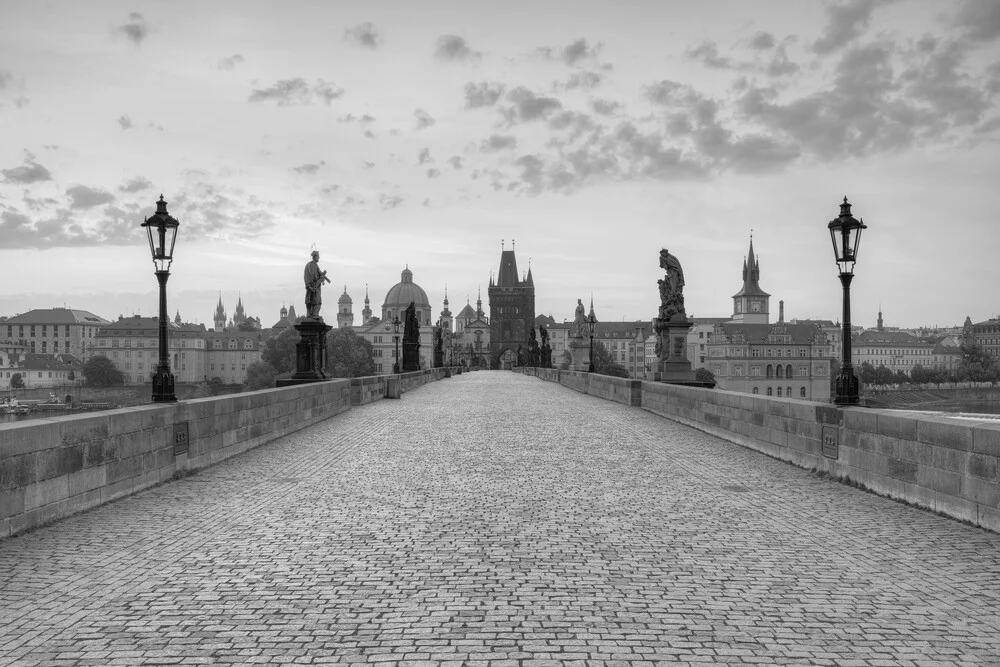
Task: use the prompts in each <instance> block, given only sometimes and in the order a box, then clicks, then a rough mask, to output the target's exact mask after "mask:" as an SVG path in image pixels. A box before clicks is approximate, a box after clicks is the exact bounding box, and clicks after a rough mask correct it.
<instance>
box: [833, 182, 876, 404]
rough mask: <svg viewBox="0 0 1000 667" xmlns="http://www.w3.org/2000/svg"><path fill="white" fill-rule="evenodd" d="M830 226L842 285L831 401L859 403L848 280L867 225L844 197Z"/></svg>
mask: <svg viewBox="0 0 1000 667" xmlns="http://www.w3.org/2000/svg"><path fill="white" fill-rule="evenodd" d="M829 228H830V239H831V240H832V241H833V254H834V256H835V257H836V258H837V266H838V268H839V269H840V283H841V284H842V285H843V286H844V334H843V338H844V340H843V344H844V348H843V349H844V362H843V364H842V365H841V367H840V375H838V376H837V383H836V386H837V395H836V396H835V397H834V399H833V402H834V403H835V404H837V405H858V404H859V403H860V402H861V398H860V395H859V394H860V392H859V389H860V387H859V385H858V378H857V376H855V375H854V367H853V366H852V365H851V280H852V279H853V278H854V262H856V261H857V259H858V246H859V245H860V244H861V232H862V230H865V229H868V227H867V226H866V225H865V222H864V219H861V220H856V219H855V218H854V216H852V215H851V205H850V204H848V203H847V197H844V203H843V204H841V205H840V215H839V216H837V217H836V218H834V219H833V220H831V221H830V224H829Z"/></svg>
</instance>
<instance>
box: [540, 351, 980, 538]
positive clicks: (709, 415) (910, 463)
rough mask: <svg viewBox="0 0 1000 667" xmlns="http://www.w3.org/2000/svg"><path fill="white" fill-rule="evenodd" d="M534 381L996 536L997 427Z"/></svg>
mask: <svg viewBox="0 0 1000 667" xmlns="http://www.w3.org/2000/svg"><path fill="white" fill-rule="evenodd" d="M587 375H588V374H587V373H577V372H573V371H558V370H545V371H544V372H542V371H541V370H540V371H539V372H538V373H537V377H539V378H541V379H544V380H547V381H550V382H559V383H560V384H563V385H565V386H567V387H571V388H573V389H576V390H577V391H581V392H584V393H587V394H590V395H592V396H597V397H600V398H605V399H607V400H613V401H617V402H619V403H623V404H626V405H636V403H633V402H629V401H628V400H626V398H625V397H626V396H627V395H628V394H627V392H626V391H625V388H624V386H623V382H625V383H628V382H632V383H637V384H638V385H639V388H638V394H639V403H638V405H640V406H641V407H642V408H643V409H644V410H648V411H650V412H653V413H656V414H658V415H661V416H663V417H667V418H669V419H672V420H675V421H679V422H681V423H684V424H688V425H690V426H693V427H695V428H698V429H700V430H702V431H706V432H708V433H711V434H713V435H716V436H718V437H720V438H723V439H725V440H729V441H731V442H735V443H738V444H740V445H743V446H745V447H749V448H751V449H755V450H758V451H761V452H764V453H766V454H768V455H770V456H773V457H775V458H777V459H781V460H783V461H788V462H790V463H794V464H796V465H799V466H802V467H804V468H809V469H816V470H819V471H823V472H826V473H828V474H830V475H831V476H833V477H834V478H838V479H840V480H842V481H845V482H850V483H855V484H860V485H864V487H866V488H868V489H870V490H872V491H874V492H876V493H879V494H882V495H885V496H889V497H891V498H896V499H898V500H903V501H906V502H909V503H912V504H915V505H919V506H921V507H924V508H927V509H930V510H933V511H936V512H940V513H942V514H945V515H948V516H951V517H954V518H957V519H962V520H965V521H969V522H970V523H973V524H976V525H978V526H982V527H984V528H988V529H990V530H994V531H998V532H1000V420H996V419H989V418H984V419H981V420H974V419H966V418H959V417H954V416H947V415H943V414H940V413H926V412H923V413H921V412H904V411H899V410H878V409H870V408H860V407H857V408H854V407H852V408H839V407H835V406H832V405H829V404H825V403H812V402H808V401H800V400H796V399H789V398H774V397H769V396H755V395H750V394H741V393H735V392H728V391H722V390H719V389H703V388H697V387H685V386H682V385H671V384H663V383H658V382H646V381H638V380H626V381H623V380H621V379H620V378H613V377H609V376H606V375H597V374H589V378H586V377H581V376H587Z"/></svg>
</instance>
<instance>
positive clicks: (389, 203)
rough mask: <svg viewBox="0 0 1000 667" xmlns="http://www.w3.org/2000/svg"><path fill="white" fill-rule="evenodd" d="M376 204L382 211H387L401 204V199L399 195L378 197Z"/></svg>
mask: <svg viewBox="0 0 1000 667" xmlns="http://www.w3.org/2000/svg"><path fill="white" fill-rule="evenodd" d="M378 203H379V205H380V206H381V207H382V210H383V211H388V210H389V209H393V208H396V207H397V206H399V205H400V204H402V203H403V198H402V197H400V196H399V195H391V196H390V195H379V198H378Z"/></svg>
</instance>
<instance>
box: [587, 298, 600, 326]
mask: <svg viewBox="0 0 1000 667" xmlns="http://www.w3.org/2000/svg"><path fill="white" fill-rule="evenodd" d="M587 319H588V320H593V321H595V322H597V321H598V320H597V315H596V314H595V313H594V295H593V294H591V295H590V312H589V313H587Z"/></svg>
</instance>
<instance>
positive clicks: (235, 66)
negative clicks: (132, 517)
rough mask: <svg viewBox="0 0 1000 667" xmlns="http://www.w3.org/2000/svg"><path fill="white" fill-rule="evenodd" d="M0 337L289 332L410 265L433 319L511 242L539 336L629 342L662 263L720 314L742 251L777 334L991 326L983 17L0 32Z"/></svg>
mask: <svg viewBox="0 0 1000 667" xmlns="http://www.w3.org/2000/svg"><path fill="white" fill-rule="evenodd" d="M0 12H2V14H3V20H2V21H0V314H7V315H10V314H14V313H17V312H23V311H26V310H28V309H30V308H36V307H52V306H62V305H64V304H65V305H67V306H69V307H72V308H81V309H86V310H91V311H93V312H95V313H97V314H99V315H102V316H103V317H107V318H109V319H111V318H115V317H117V315H118V314H130V313H140V314H143V315H153V314H155V313H156V308H157V298H156V280H155V278H154V277H153V275H152V271H153V266H152V262H151V261H150V257H149V251H148V245H147V244H146V242H145V240H144V238H143V236H142V234H141V228H140V227H139V225H140V224H141V223H142V221H143V217H144V216H147V215H151V214H152V213H153V211H154V210H155V201H156V199H157V198H158V197H159V195H160V193H163V196H164V198H165V199H166V200H167V202H168V207H169V210H170V212H171V214H173V215H174V216H175V217H176V218H177V219H178V220H180V223H181V226H180V232H179V235H178V240H177V247H176V252H175V255H176V259H175V261H174V264H173V269H172V275H171V278H170V283H169V303H170V311H171V314H173V312H174V311H175V310H177V309H179V310H180V312H181V315H182V317H183V318H184V319H185V320H187V321H198V322H206V323H209V325H210V322H211V317H212V313H213V311H214V306H215V303H216V301H217V300H218V298H219V293H220V292H221V293H222V296H223V301H224V304H225V306H226V308H227V310H228V311H229V312H230V314H231V313H232V311H233V308H234V307H235V304H236V298H237V295H241V296H242V298H243V302H244V305H245V306H246V309H247V311H248V312H249V313H250V314H252V315H259V316H260V318H261V320H262V321H263V322H264V324H265V326H269V325H270V324H272V323H273V322H274V321H275V320H277V317H278V310H279V309H280V308H281V306H282V304H283V303H284V304H289V305H291V304H295V305H296V308H297V310H301V309H302V308H303V306H302V304H301V301H302V298H303V297H302V291H303V290H302V287H301V284H302V283H301V275H302V274H301V271H302V266H303V265H304V264H305V262H306V261H308V255H309V251H310V249H311V248H312V246H313V245H315V246H316V247H317V248H318V249H319V250H320V251H321V253H322V264H323V265H324V267H325V268H326V269H327V270H328V271H329V274H330V276H331V278H332V279H333V285H331V286H329V287H328V288H327V290H326V293H325V294H324V297H325V301H326V302H327V304H326V307H325V309H324V313H325V314H326V315H327V318H328V319H332V313H333V311H334V310H335V305H334V304H335V301H336V298H337V296H338V295H339V294H340V292H341V290H342V289H343V287H344V285H345V284H346V286H347V290H348V292H349V293H350V294H351V296H352V297H353V298H354V301H355V307H354V312H355V313H356V318H357V320H358V321H360V312H361V308H362V304H361V301H362V299H363V297H364V291H365V285H366V284H367V285H368V286H369V292H370V295H371V299H372V303H373V309H374V310H375V311H376V313H377V312H378V310H379V307H380V305H381V303H382V300H383V298H384V295H385V292H386V291H387V290H388V288H389V287H391V286H392V285H393V284H395V283H396V282H398V280H399V274H400V271H401V270H402V269H403V268H404V267H405V266H407V265H408V266H409V268H410V269H411V270H412V271H413V274H414V281H415V282H417V283H418V284H420V285H421V286H422V287H423V288H424V289H425V290H426V291H427V293H428V295H429V297H430V300H431V303H432V305H433V306H434V308H435V312H436V311H437V310H439V309H440V307H441V301H442V299H443V297H444V290H445V285H447V287H448V294H449V297H450V299H451V306H452V311H454V312H457V311H458V310H459V309H460V308H461V307H462V306H463V305H464V303H465V300H466V298H469V299H470V300H471V301H472V302H473V303H474V302H475V300H476V293H477V290H478V289H479V288H482V293H483V298H484V301H485V300H486V288H487V286H488V284H489V280H490V274H491V272H495V271H497V269H498V263H499V256H500V250H501V244H502V243H503V244H506V247H508V248H509V247H510V244H511V243H512V241H513V240H516V250H517V257H518V262H519V268H520V269H521V270H522V271H524V270H527V268H528V265H529V260H530V266H531V269H532V274H533V277H534V280H535V285H536V294H537V296H536V310H537V312H539V313H546V314H552V315H553V316H554V317H556V319H557V320H561V319H563V318H571V317H572V313H573V308H574V306H575V304H576V299H578V298H583V299H584V301H585V302H586V301H587V300H589V298H590V296H591V295H593V298H594V303H595V309H596V311H597V315H598V317H599V319H602V320H621V319H629V320H632V319H649V318H651V317H652V316H654V315H655V313H656V309H657V306H658V304H659V296H658V291H657V285H656V280H657V279H658V278H659V277H661V275H662V271H661V270H660V269H659V266H658V254H659V250H660V248H668V249H669V250H670V251H671V253H673V254H674V255H676V256H677V257H678V258H679V259H680V261H681V263H682V265H683V268H684V272H685V279H686V288H685V297H686V303H687V310H688V313H689V314H690V315H694V316H701V317H711V316H716V317H717V316H727V315H729V314H731V312H732V300H731V296H732V295H733V294H734V293H735V292H736V291H737V290H738V289H739V288H740V285H741V282H742V278H741V270H742V265H743V259H744V256H745V254H746V252H747V246H748V241H749V238H750V234H751V230H752V233H753V239H754V248H755V251H756V252H757V254H758V255H759V259H760V264H761V285H762V287H763V288H764V289H765V290H767V291H768V292H769V293H771V294H772V312H773V313H774V317H773V319H776V314H777V310H778V308H777V301H778V300H779V299H783V300H784V301H785V313H786V317H787V318H793V317H795V318H805V317H815V318H825V319H832V320H838V319H839V317H840V304H841V301H840V299H841V293H840V282H839V280H838V279H837V275H836V272H837V269H836V265H835V263H834V261H833V253H832V248H831V245H830V241H829V234H828V232H827V228H826V225H827V223H828V222H829V221H830V220H831V219H832V218H834V217H835V216H836V215H837V213H838V212H839V208H838V205H839V203H840V201H841V199H842V198H843V197H844V196H845V195H846V196H847V197H848V198H849V200H850V201H851V203H852V204H853V205H854V213H855V215H856V216H859V217H863V218H864V220H865V223H866V224H867V225H868V226H869V229H868V230H867V231H866V232H865V236H864V237H863V242H862V246H861V251H860V257H859V259H860V261H859V263H858V266H857V268H856V271H855V274H856V277H855V280H854V283H853V289H852V303H853V307H854V308H853V314H854V316H853V320H854V321H855V323H858V324H865V325H874V321H875V317H876V313H877V310H878V307H879V304H881V305H882V310H883V311H884V313H885V319H886V323H887V324H889V325H898V326H907V327H910V326H921V325H935V324H937V325H941V326H948V325H953V324H960V323H961V322H962V321H963V320H964V319H965V316H966V315H970V316H971V317H972V319H973V320H974V321H980V320H983V319H987V318H989V317H992V316H994V315H996V314H997V313H998V312H1000V301H998V299H997V296H996V286H997V285H1000V263H998V262H997V250H996V247H997V245H998V244H997V243H996V241H997V239H998V237H1000V232H998V231H997V223H998V219H997V211H1000V187H997V185H996V183H997V180H998V175H1000V144H998V140H1000V110H998V107H997V102H998V96H1000V2H997V1H996V0H964V1H962V2H954V3H951V2H949V3H942V2H937V1H921V0H896V1H892V0H846V1H842V2H809V1H802V0H788V1H785V2H781V1H777V0H775V1H774V2H767V3H747V2H741V1H735V0H734V1H729V2H726V1H722V0H706V1H702V2H694V1H693V0H692V1H690V2H688V1H678V2H651V1H649V2H621V3H608V2H591V1H582V2H580V1H576V2H542V3H539V2H521V1H518V0H514V1H512V2H505V3H486V2H464V1H463V2H459V1H455V2H440V1H430V2H422V3H411V2H384V3H370V2H357V3H351V2H336V3H316V2H296V1H294V0H292V1H289V2H282V3H275V2H248V1H240V2H213V3H202V2H161V1H155V0H151V1H146V2H142V1H132V2H117V1H114V0H107V1H102V2H99V3H70V2H52V3H40V2H39V3H36V2H30V3H29V2H0Z"/></svg>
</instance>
